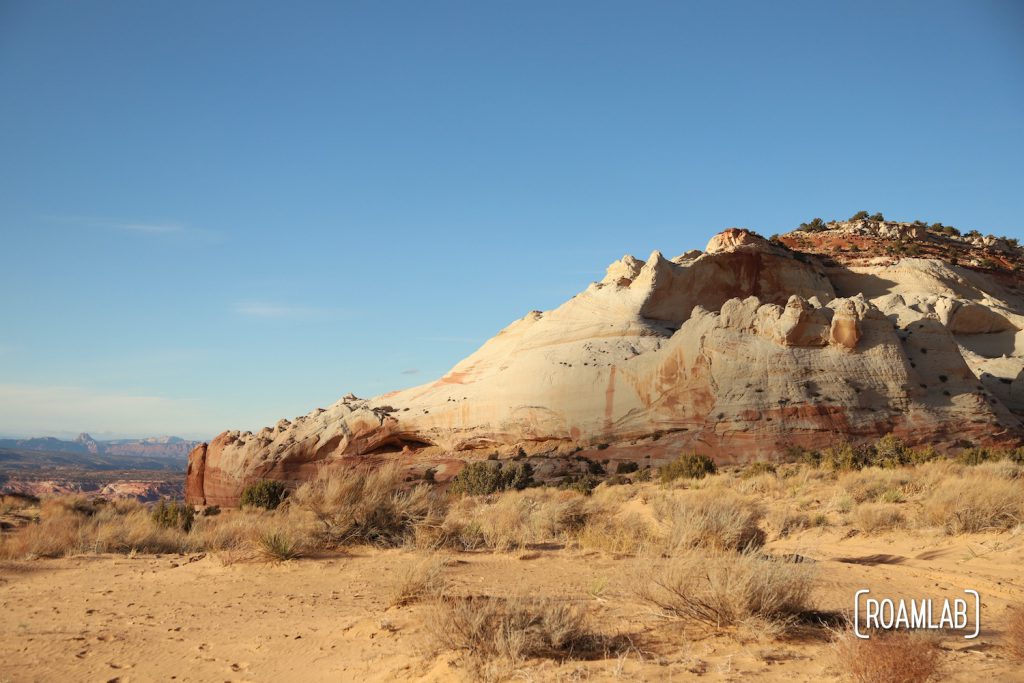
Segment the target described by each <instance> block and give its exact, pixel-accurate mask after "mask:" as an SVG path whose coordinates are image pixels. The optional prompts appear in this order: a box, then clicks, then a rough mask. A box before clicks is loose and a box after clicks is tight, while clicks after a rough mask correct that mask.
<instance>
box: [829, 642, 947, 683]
mask: <svg viewBox="0 0 1024 683" xmlns="http://www.w3.org/2000/svg"><path fill="white" fill-rule="evenodd" d="M941 656H942V655H941V652H940V650H939V648H938V643H937V641H936V639H935V637H934V636H933V635H930V634H923V633H913V632H907V631H895V632H890V633H875V634H873V635H872V636H871V638H870V639H867V640H865V639H861V638H858V637H856V636H855V635H854V634H853V633H852V632H851V631H845V632H843V633H841V634H839V635H838V636H837V637H836V638H835V639H834V640H833V641H832V658H833V661H834V663H835V666H836V668H837V669H838V670H839V671H840V672H841V673H842V674H843V675H844V676H846V677H847V678H848V679H849V680H851V681H853V683H925V681H929V680H937V677H938V675H939V673H940V667H941V663H942V661H941Z"/></svg>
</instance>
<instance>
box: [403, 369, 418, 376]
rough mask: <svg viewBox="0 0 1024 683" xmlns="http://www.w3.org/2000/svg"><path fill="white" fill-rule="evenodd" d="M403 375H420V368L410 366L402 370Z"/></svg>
mask: <svg viewBox="0 0 1024 683" xmlns="http://www.w3.org/2000/svg"><path fill="white" fill-rule="evenodd" d="M402 374H403V375H418V374H420V369H419V368H409V369H408V370H402Z"/></svg>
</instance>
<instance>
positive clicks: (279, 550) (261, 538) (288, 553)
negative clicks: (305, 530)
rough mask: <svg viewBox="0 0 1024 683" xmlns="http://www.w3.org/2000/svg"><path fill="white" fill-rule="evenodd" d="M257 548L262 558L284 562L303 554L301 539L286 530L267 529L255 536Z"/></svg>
mask: <svg viewBox="0 0 1024 683" xmlns="http://www.w3.org/2000/svg"><path fill="white" fill-rule="evenodd" d="M256 543H257V548H258V549H259V553H260V555H261V556H263V558H264V559H266V560H269V561H271V562H285V561H287V560H294V559H297V558H300V557H302V556H303V555H304V554H305V548H304V547H303V542H302V539H301V538H299V537H296V536H295V535H293V534H291V533H288V532H286V531H280V530H268V531H263V532H261V533H260V534H259V535H258V536H257V537H256Z"/></svg>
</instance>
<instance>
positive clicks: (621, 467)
mask: <svg viewBox="0 0 1024 683" xmlns="http://www.w3.org/2000/svg"><path fill="white" fill-rule="evenodd" d="M638 469H640V465H638V464H637V463H635V462H619V463H616V465H615V474H630V473H631V472H636V471H637V470H638Z"/></svg>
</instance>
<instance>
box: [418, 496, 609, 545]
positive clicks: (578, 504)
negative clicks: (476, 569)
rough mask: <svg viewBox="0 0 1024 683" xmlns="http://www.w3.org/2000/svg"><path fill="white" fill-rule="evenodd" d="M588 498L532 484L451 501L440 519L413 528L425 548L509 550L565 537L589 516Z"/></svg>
mask: <svg viewBox="0 0 1024 683" xmlns="http://www.w3.org/2000/svg"><path fill="white" fill-rule="evenodd" d="M588 514H589V513H588V510H587V506H586V501H585V498H584V497H583V496H581V495H580V494H579V493H577V492H574V491H566V490H559V489H552V488H544V489H539V488H533V489H528V490H525V491H509V492H506V493H504V494H502V495H500V496H489V497H477V496H468V497H465V498H461V499H459V500H457V501H455V502H454V503H453V504H452V506H451V507H450V508H449V510H448V513H447V515H446V516H445V517H444V518H443V519H441V520H439V521H428V522H427V523H424V524H421V525H420V527H419V528H418V529H417V537H416V543H417V545H418V546H419V547H426V548H452V549H456V550H475V549H479V548H490V549H492V550H499V551H507V550H512V549H514V548H520V547H523V546H525V545H528V544H531V543H550V542H562V541H566V540H568V539H569V538H570V537H571V536H572V535H573V534H574V533H575V532H577V531H578V530H579V529H580V528H582V527H583V525H584V523H585V522H586V520H587V517H588Z"/></svg>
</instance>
